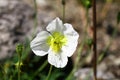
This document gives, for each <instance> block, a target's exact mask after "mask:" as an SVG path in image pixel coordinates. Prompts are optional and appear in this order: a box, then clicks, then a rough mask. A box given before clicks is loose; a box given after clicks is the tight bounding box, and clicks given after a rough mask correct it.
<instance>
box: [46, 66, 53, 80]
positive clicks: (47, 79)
mask: <svg viewBox="0 0 120 80" xmlns="http://www.w3.org/2000/svg"><path fill="white" fill-rule="evenodd" d="M51 71H52V65H50V69H49V72H48V76H47V78H46V80H49V77H50V74H51Z"/></svg>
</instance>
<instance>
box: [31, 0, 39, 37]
mask: <svg viewBox="0 0 120 80" xmlns="http://www.w3.org/2000/svg"><path fill="white" fill-rule="evenodd" d="M34 8H35V16H34V31H33V35H32V36H33V37H34V34H35V29H36V27H37V25H38V22H37V3H36V0H34ZM33 37H32V38H33Z"/></svg>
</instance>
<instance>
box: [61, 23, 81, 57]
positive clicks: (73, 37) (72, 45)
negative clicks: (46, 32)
mask: <svg viewBox="0 0 120 80" xmlns="http://www.w3.org/2000/svg"><path fill="white" fill-rule="evenodd" d="M64 26H65V28H64V35H65V36H66V37H67V44H66V45H65V46H63V47H62V50H63V51H65V52H66V54H67V56H68V57H70V56H72V54H73V53H74V51H75V50H76V47H77V44H78V38H79V34H78V33H77V32H76V31H75V30H74V29H73V27H72V25H71V24H67V23H66V24H64Z"/></svg>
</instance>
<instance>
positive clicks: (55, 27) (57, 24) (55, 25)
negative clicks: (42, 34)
mask: <svg viewBox="0 0 120 80" xmlns="http://www.w3.org/2000/svg"><path fill="white" fill-rule="evenodd" d="M63 28H64V25H63V23H62V21H61V20H60V19H59V18H58V17H57V18H56V19H54V20H53V21H52V22H51V23H49V24H48V26H47V27H46V29H47V31H49V32H51V33H53V32H61V31H62V29H63Z"/></svg>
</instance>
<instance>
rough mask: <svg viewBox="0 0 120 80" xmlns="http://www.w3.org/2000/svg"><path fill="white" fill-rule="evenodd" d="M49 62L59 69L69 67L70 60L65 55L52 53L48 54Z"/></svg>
mask: <svg viewBox="0 0 120 80" xmlns="http://www.w3.org/2000/svg"><path fill="white" fill-rule="evenodd" d="M48 62H49V63H50V64H51V65H53V66H55V67H57V68H63V67H65V66H66V65H67V62H68V58H67V55H66V54H65V53H54V52H52V51H50V52H49V54H48Z"/></svg>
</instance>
